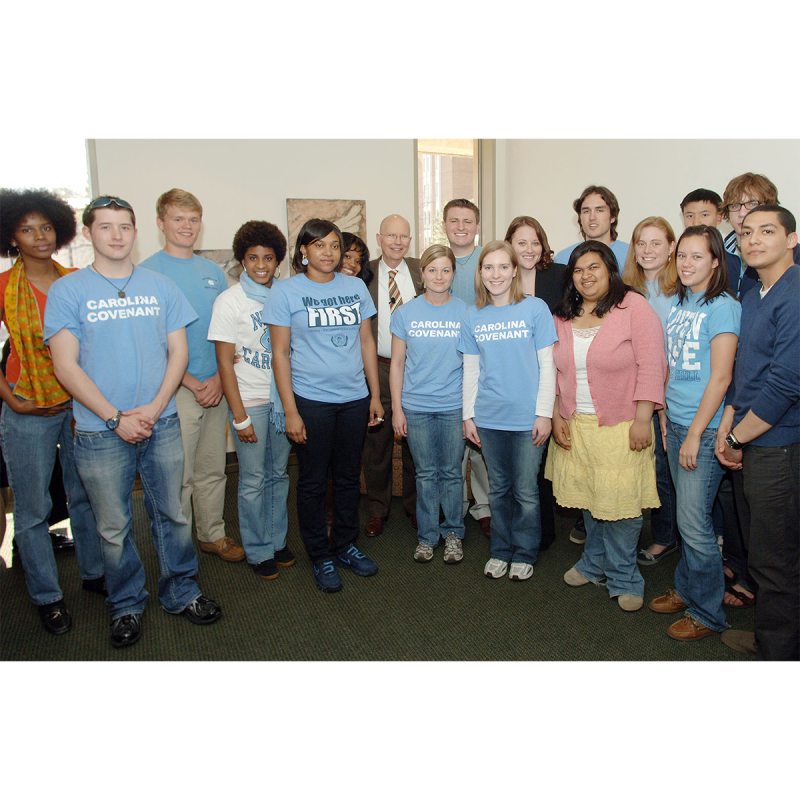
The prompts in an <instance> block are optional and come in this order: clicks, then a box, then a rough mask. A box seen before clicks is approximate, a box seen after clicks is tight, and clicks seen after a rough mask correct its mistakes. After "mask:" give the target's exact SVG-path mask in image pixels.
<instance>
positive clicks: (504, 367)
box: [458, 297, 558, 431]
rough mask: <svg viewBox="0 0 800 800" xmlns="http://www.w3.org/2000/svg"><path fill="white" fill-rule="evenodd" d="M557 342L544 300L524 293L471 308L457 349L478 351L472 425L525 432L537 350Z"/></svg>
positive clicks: (530, 418)
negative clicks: (510, 301) (516, 299)
mask: <svg viewBox="0 0 800 800" xmlns="http://www.w3.org/2000/svg"><path fill="white" fill-rule="evenodd" d="M557 340H558V337H557V336H556V328H555V325H554V324H553V317H552V315H551V314H550V311H549V310H548V308H547V305H546V304H545V302H544V301H543V300H540V299H539V298H538V297H526V298H525V299H524V300H522V301H520V302H519V303H514V304H511V305H507V306H493V305H487V306H484V307H483V308H481V309H478V308H476V307H475V306H472V307H471V308H470V309H469V310H468V311H467V319H466V322H465V324H464V325H463V326H462V328H461V339H460V341H459V348H458V349H459V350H460V351H461V352H462V353H464V354H470V355H479V356H480V357H481V358H480V376H479V378H478V396H477V398H476V400H475V424H476V425H477V426H478V427H479V428H491V429H493V430H501V431H527V430H530V429H531V428H532V427H533V423H534V422H535V421H536V394H537V392H538V391H539V360H538V358H537V355H536V351H537V350H541V349H542V348H543V347H548V346H549V345H551V344H554V343H555V342H556V341H557Z"/></svg>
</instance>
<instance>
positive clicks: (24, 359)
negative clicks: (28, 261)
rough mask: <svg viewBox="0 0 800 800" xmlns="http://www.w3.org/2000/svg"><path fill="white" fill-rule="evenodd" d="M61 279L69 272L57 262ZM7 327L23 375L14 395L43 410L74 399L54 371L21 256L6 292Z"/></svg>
mask: <svg viewBox="0 0 800 800" xmlns="http://www.w3.org/2000/svg"><path fill="white" fill-rule="evenodd" d="M53 266H54V267H55V268H56V271H57V272H58V275H59V277H61V276H62V275H66V274H67V273H68V272H69V270H67V269H64V267H62V266H61V264H57V263H56V262H55V261H54V262H53ZM3 303H4V305H5V316H6V327H7V328H8V332H9V334H10V335H11V338H12V339H13V341H14V347H15V348H16V350H17V355H18V356H19V363H20V372H19V380H18V381H17V385H16V386H15V387H14V394H16V395H19V396H20V397H22V398H24V399H26V400H33V401H34V402H35V403H36V405H37V406H38V407H39V408H49V407H50V406H55V405H58V404H59V403H63V402H65V401H66V400H69V399H70V396H69V394H68V393H67V392H66V390H65V389H64V387H63V386H62V385H61V384H60V383H59V382H58V380H57V378H56V374H55V372H54V371H53V361H52V359H51V358H50V351H49V350H48V349H47V347H45V344H44V338H43V336H42V327H43V323H42V318H41V317H40V315H39V304H38V303H37V302H36V295H35V294H34V293H33V287H32V286H31V284H30V283H29V282H28V278H27V276H26V274H25V265H24V264H23V261H22V257H21V256H20V257H19V258H18V259H17V260H16V262H15V263H14V266H13V267H12V268H11V274H10V275H9V278H8V285H7V286H6V293H5V296H4V298H3Z"/></svg>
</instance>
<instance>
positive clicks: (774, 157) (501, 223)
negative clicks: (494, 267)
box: [496, 139, 800, 251]
mask: <svg viewBox="0 0 800 800" xmlns="http://www.w3.org/2000/svg"><path fill="white" fill-rule="evenodd" d="M743 172H756V173H760V174H763V175H766V176H767V177H768V178H769V179H770V180H771V181H772V182H773V183H774V184H775V185H776V186H777V187H778V196H779V198H780V201H781V203H782V204H783V205H784V206H786V207H787V208H788V209H789V210H790V211H792V213H794V215H795V216H796V217H798V218H799V219H800V141H797V140H762V141H753V140H750V141H743V140H708V139H706V140H674V139H673V140H641V139H639V140H619V139H609V140H519V139H508V140H498V142H497V187H498V189H497V207H496V222H497V235H498V236H503V234H504V233H505V230H506V227H507V225H508V223H509V222H510V221H511V220H512V219H513V218H514V217H515V216H518V215H520V214H529V215H530V216H533V217H536V218H537V219H538V220H539V221H540V222H541V223H542V225H543V226H544V229H545V231H546V233H547V236H548V239H549V241H550V246H551V247H552V248H553V250H556V251H557V250H560V249H561V248H562V247H565V246H566V245H568V244H570V243H572V242H575V241H579V240H580V232H579V229H578V226H577V218H576V214H575V212H574V211H573V210H572V202H573V201H574V200H575V198H576V197H578V196H579V195H580V193H581V191H583V189H584V187H586V186H588V185H590V184H597V185H605V186H607V187H608V188H609V189H611V191H612V192H614V194H615V195H616V197H617V200H618V201H619V205H620V215H619V225H618V228H617V232H618V235H619V238H620V239H623V240H625V241H630V235H631V233H632V232H633V228H634V227H635V226H636V224H637V223H638V222H639V221H640V220H642V219H644V218H645V217H647V216H650V215H658V216H663V217H665V218H666V219H667V220H668V221H669V222H670V224H671V225H672V226H673V228H675V231H676V233H679V232H680V231H681V230H682V229H683V226H682V224H681V219H680V201H681V200H682V199H683V198H684V196H685V195H686V194H687V193H688V192H690V191H691V190H692V189H697V188H700V187H703V188H706V189H713V190H714V191H716V192H717V193H719V195H720V196H721V195H722V193H723V191H724V189H725V185H726V184H727V182H728V180H730V178H732V177H734V176H736V175H740V174H741V173H743ZM722 230H723V231H724V232H727V231H728V230H730V227H729V226H728V225H727V223H724V225H723V228H722Z"/></svg>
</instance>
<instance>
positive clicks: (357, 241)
mask: <svg viewBox="0 0 800 800" xmlns="http://www.w3.org/2000/svg"><path fill="white" fill-rule="evenodd" d="M353 248H355V249H356V250H358V252H359V253H360V254H361V258H360V259H359V260H360V262H361V272H359V273H358V277H359V278H361V280H362V281H364V283H366V284H367V286H369V284H370V281H372V278H373V275H372V270H371V269H370V267H369V248H368V247H367V243H366V242H365V241H364V240H363V239H362V238H361V237H360V236H356V235H355V234H354V233H350V231H342V256H344V254H345V253H346V252H347V251H348V250H352V249H353ZM341 269H342V265H341V263H340V264H339V268H338V270H337V272H338V271H341Z"/></svg>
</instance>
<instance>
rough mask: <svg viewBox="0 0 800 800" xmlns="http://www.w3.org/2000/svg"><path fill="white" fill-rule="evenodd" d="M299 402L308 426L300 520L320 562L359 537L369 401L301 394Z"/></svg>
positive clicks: (301, 451)
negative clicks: (329, 505)
mask: <svg viewBox="0 0 800 800" xmlns="http://www.w3.org/2000/svg"><path fill="white" fill-rule="evenodd" d="M365 390H366V386H365ZM294 399H295V402H296V403H297V410H298V411H299V412H300V416H301V417H302V418H303V424H304V425H305V427H306V443H305V444H296V445H295V446H294V452H295V453H296V455H297V466H298V477H297V521H298V523H299V525H300V535H301V536H302V537H303V544H304V545H305V548H306V552H307V553H308V556H309V558H310V559H311V560H312V561H314V562H317V561H322V560H324V559H327V558H331V557H332V556H335V555H338V554H339V553H343V552H344V551H345V550H347V548H348V547H349V546H350V545H351V544H352V543H353V542H355V540H356V539H357V538H358V527H359V519H358V504H359V501H360V500H361V486H360V474H361V452H362V450H363V448H364V437H365V436H366V433H367V422H368V420H369V396H367V397H365V398H363V399H362V400H353V401H351V402H349V403H323V402H320V401H319V400H308V399H306V398H305V397H300V395H297V394H296V395H295V396H294ZM384 424H386V423H384ZM329 473H330V476H331V479H332V482H333V529H332V531H331V539H332V541H331V542H329V541H328V534H327V528H326V525H325V495H326V493H327V489H328V474H329Z"/></svg>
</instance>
